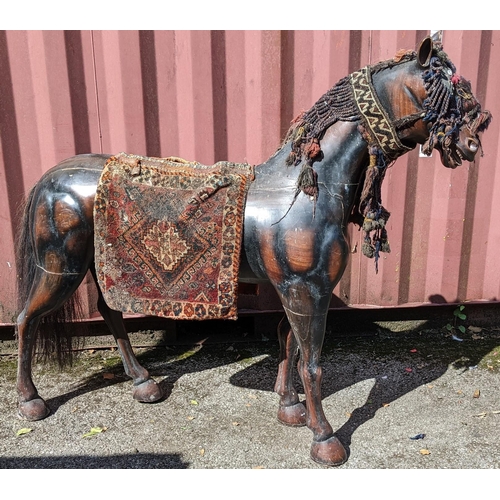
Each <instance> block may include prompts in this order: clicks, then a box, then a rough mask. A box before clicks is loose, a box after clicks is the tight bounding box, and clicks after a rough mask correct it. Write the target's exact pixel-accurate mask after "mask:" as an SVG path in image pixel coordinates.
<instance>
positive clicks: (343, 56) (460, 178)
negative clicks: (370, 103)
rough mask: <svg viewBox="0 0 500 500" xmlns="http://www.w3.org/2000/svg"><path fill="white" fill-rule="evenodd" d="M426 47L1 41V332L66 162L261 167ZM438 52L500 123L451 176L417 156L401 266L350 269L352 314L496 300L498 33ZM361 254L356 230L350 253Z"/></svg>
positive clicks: (341, 292) (387, 259)
mask: <svg viewBox="0 0 500 500" xmlns="http://www.w3.org/2000/svg"><path fill="white" fill-rule="evenodd" d="M428 33H429V32H428V31H425V30H423V31H182V30H181V31H2V32H0V72H1V73H0V74H1V75H2V77H1V78H0V148H1V154H0V204H1V207H0V210H1V212H0V213H1V214H2V216H1V217H0V232H1V235H2V237H1V239H0V254H1V255H2V259H1V260H0V282H1V288H0V323H11V322H12V321H13V319H14V316H15V297H14V293H15V292H14V285H15V273H16V271H15V266H14V250H13V241H14V233H15V230H16V223H17V215H16V212H17V209H18V206H19V203H20V201H21V200H22V198H23V196H24V194H25V193H26V192H27V190H28V189H29V188H30V187H31V186H32V184H33V183H34V182H35V181H36V180H37V179H38V178H39V177H40V175H41V174H42V173H43V172H44V171H46V170H48V169H49V168H50V167H52V166H53V165H54V164H56V163H57V162H58V161H60V160H63V159H65V158H67V157H69V156H72V155H73V154H75V153H87V152H106V153H117V152H119V151H126V152H130V153H136V154H140V155H151V156H170V155H173V156H180V157H183V158H186V159H189V160H193V159H195V160H198V161H199V162H202V163H205V164H211V163H214V162H215V161H218V160H224V159H227V160H231V161H236V162H241V161H248V162H250V163H255V164H258V163H262V162H263V161H265V160H266V159H267V158H268V157H269V156H270V155H271V154H272V153H274V151H275V149H276V147H277V146H278V144H279V143H280V140H281V138H282V136H283V134H284V132H285V131H286V129H287V128H288V125H289V123H290V121H291V120H292V119H293V118H294V117H295V116H296V115H297V114H298V113H299V112H300V111H302V110H305V109H308V108H309V107H310V106H311V105H312V104H314V102H315V101H316V100H317V99H318V98H319V97H320V96H321V95H322V94H323V93H324V92H325V91H326V90H327V89H328V88H330V87H331V86H332V85H333V84H335V83H336V82H337V81H338V80H339V79H340V78H342V77H343V76H345V75H347V74H348V73H350V72H352V71H354V70H356V69H358V68H360V67H361V66H364V65H366V64H369V63H375V62H377V61H379V60H382V59H389V58H391V57H392V56H393V55H394V54H395V53H396V51H397V50H398V49H400V48H416V47H417V45H418V44H419V42H420V41H421V40H422V39H423V37H424V36H426V35H427V34H428ZM443 43H444V48H445V50H446V52H447V53H448V54H449V56H450V58H451V59H452V61H453V62H454V63H455V65H456V66H457V68H458V71H459V73H461V74H462V75H464V76H465V77H466V78H468V79H469V80H471V82H472V85H473V90H474V93H475V95H476V96H477V97H478V98H479V100H480V101H481V103H482V104H483V107H484V108H486V109H489V110H490V111H491V112H492V113H493V116H494V118H496V119H494V120H493V122H492V125H491V126H490V128H489V130H488V131H487V132H486V134H484V136H483V141H482V142H483V149H484V156H483V157H481V158H478V159H477V160H476V162H475V163H474V164H464V165H462V166H461V167H459V168H457V169H456V170H449V169H446V168H444V167H443V166H442V165H441V163H440V160H439V155H437V154H435V155H434V156H433V157H431V158H427V157H419V152H418V151H417V150H415V151H413V152H411V153H409V154H408V155H406V156H404V157H402V158H400V159H399V160H398V161H397V162H396V164H395V165H394V167H393V168H392V169H391V170H390V171H389V172H388V174H387V176H386V180H385V182H384V187H383V201H384V205H385V206H386V208H387V209H388V210H389V211H390V212H391V213H392V216H391V219H390V221H389V235H390V241H391V248H392V253H391V254H389V255H387V256H384V259H383V262H382V263H381V265H380V270H379V273H378V275H376V274H375V270H374V266H373V261H371V260H368V259H366V258H365V257H363V256H362V255H361V253H360V252H356V253H353V254H352V260H351V263H350V265H349V267H348V269H347V271H346V273H345V275H344V278H343V279H342V282H341V284H340V285H339V286H338V287H337V289H336V290H335V295H336V297H337V298H338V299H339V300H340V301H342V302H343V303H345V304H350V305H367V304H369V305H378V306H395V305H400V304H422V303H427V302H443V301H447V302H455V301H466V300H482V301H497V300H498V298H499V296H500V283H499V282H500V280H499V278H500V263H499V260H498V258H497V254H498V248H500V225H499V224H498V222H497V218H496V216H497V214H498V213H500V175H499V174H498V173H497V171H498V169H497V168H496V165H497V160H498V157H499V154H500V153H499V150H498V142H499V140H498V139H499V123H500V109H499V108H500V99H499V96H500V86H499V85H498V81H499V78H498V74H499V71H500V68H499V66H500V65H499V63H500V54H499V52H500V31H444V33H443ZM359 241H360V233H359V232H358V231H356V230H355V229H354V228H353V229H352V245H353V248H354V247H355V245H356V242H359ZM358 247H359V245H358ZM335 303H338V301H337V302H335Z"/></svg>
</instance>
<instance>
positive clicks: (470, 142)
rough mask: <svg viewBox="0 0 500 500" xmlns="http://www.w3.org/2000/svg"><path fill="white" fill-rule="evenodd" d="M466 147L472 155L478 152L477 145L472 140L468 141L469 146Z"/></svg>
mask: <svg viewBox="0 0 500 500" xmlns="http://www.w3.org/2000/svg"><path fill="white" fill-rule="evenodd" d="M467 146H468V148H469V149H470V150H471V151H473V152H474V153H475V152H476V151H477V150H478V144H477V142H476V141H474V140H472V139H470V140H469V144H468V145H467Z"/></svg>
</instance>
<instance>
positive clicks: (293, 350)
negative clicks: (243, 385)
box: [274, 318, 306, 427]
mask: <svg viewBox="0 0 500 500" xmlns="http://www.w3.org/2000/svg"><path fill="white" fill-rule="evenodd" d="M278 340H279V344H280V363H279V369H278V376H277V378H276V384H275V386H274V392H276V393H277V394H278V395H279V396H280V404H279V408H278V420H279V421H280V422H281V423H282V424H285V425H289V426H291V427H300V426H303V425H306V408H305V406H304V405H303V404H302V403H301V402H300V401H299V396H298V394H297V391H296V390H295V387H294V385H293V370H294V368H295V359H296V357H297V350H298V346H297V341H296V339H295V336H294V334H293V332H292V329H291V327H290V323H289V322H288V320H287V319H286V318H283V319H282V320H281V321H280V323H279V325H278Z"/></svg>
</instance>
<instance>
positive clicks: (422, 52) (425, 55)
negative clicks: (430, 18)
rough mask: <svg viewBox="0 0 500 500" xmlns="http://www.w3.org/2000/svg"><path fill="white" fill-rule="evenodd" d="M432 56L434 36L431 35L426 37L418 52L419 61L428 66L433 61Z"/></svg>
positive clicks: (421, 64) (425, 66)
mask: <svg viewBox="0 0 500 500" xmlns="http://www.w3.org/2000/svg"><path fill="white" fill-rule="evenodd" d="M431 56H432V38H431V37H430V36H428V37H426V38H424V39H423V40H422V43H421V44H420V47H419V48H418V52H417V61H418V63H419V64H420V66H423V67H424V68H427V66H429V63H430V62H431Z"/></svg>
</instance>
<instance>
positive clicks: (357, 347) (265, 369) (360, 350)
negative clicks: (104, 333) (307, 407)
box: [47, 327, 500, 449]
mask: <svg viewBox="0 0 500 500" xmlns="http://www.w3.org/2000/svg"><path fill="white" fill-rule="evenodd" d="M463 337H464V338H463V339H461V340H462V341H458V340H453V337H451V336H450V335H448V334H446V333H445V332H444V330H441V331H439V330H436V329H434V330H421V331H411V332H405V333H394V332H389V331H385V330H383V329H381V328H379V327H378V333H373V334H370V335H368V336H366V335H364V336H359V335H356V334H353V335H352V336H344V337H339V336H327V338H326V339H325V345H324V349H323V354H322V358H321V366H322V370H323V383H322V396H323V399H325V398H328V397H330V396H332V395H335V394H336V395H338V397H339V398H341V397H342V391H343V390H345V389H346V388H348V387H350V386H354V385H356V384H358V383H360V382H363V381H367V380H373V385H372V387H371V389H370V390H369V391H367V394H366V398H365V402H364V403H363V404H362V405H361V406H359V407H357V408H355V409H352V408H350V407H346V408H345V413H348V414H349V416H348V418H347V420H346V421H345V422H344V423H343V424H342V425H341V427H340V428H339V429H338V430H337V431H336V434H337V436H338V437H339V438H340V439H341V441H342V442H343V443H344V445H345V446H346V447H347V448H348V449H349V446H350V443H351V440H352V436H353V434H354V432H355V431H356V429H358V427H360V426H362V425H363V424H365V423H366V422H368V421H369V420H371V419H372V418H374V416H375V414H376V412H377V411H378V409H380V408H381V407H383V406H384V405H387V404H390V403H391V402H393V401H395V400H397V399H398V398H401V397H402V396H404V395H405V394H407V393H409V392H411V391H413V390H415V389H417V388H418V387H421V386H424V385H426V384H431V383H432V382H433V381H435V380H436V379H438V378H439V377H441V376H442V375H444V374H445V373H446V371H447V370H448V369H449V367H450V366H453V367H454V368H456V369H458V370H468V369H470V368H471V367H476V366H477V365H478V364H479V363H480V362H481V360H482V358H483V357H484V356H486V355H487V354H488V353H489V352H491V351H492V350H493V349H494V348H495V347H496V346H498V345H499V344H500V335H499V334H498V332H482V333H481V334H480V335H479V336H477V335H476V336H475V337H474V336H472V335H471V334H470V333H469V332H468V333H467V335H465V336H463ZM208 338H209V336H208ZM260 355H265V356H264V357H263V359H261V360H259V361H257V362H255V363H253V364H249V365H248V366H246V367H245V368H244V369H242V370H241V371H238V372H237V373H236V374H234V375H233V376H231V377H230V383H231V384H233V385H234V386H237V387H242V388H247V389H253V390H260V391H273V389H274V383H275V380H276V375H277V368H278V360H279V348H278V343H277V340H276V339H270V340H269V341H267V342H263V341H260V342H233V343H229V344H220V343H217V344H210V343H209V342H207V343H205V344H203V343H198V344H196V345H194V346H193V345H179V346H174V347H169V348H165V347H154V348H151V349H149V350H145V351H144V352H142V353H140V354H138V356H137V357H138V359H139V361H140V362H141V364H143V365H144V366H145V367H146V368H147V369H148V370H149V371H150V373H151V375H152V376H153V377H155V378H156V380H157V381H158V383H159V384H160V387H161V389H162V392H163V394H164V396H163V398H162V399H161V400H160V401H158V403H161V402H162V401H165V400H166V399H168V398H169V397H170V395H171V393H172V390H173V388H174V386H175V383H176V382H177V381H178V380H179V378H180V377H182V376H184V375H187V374H189V373H195V372H202V371H204V370H209V369H215V368H217V367H220V366H225V365H227V364H229V363H233V362H236V361H238V360H241V359H243V358H248V357H249V356H260ZM105 374H107V376H104V375H105ZM109 374H111V375H109ZM295 379H296V388H297V390H298V391H299V393H302V394H303V387H302V384H301V383H300V379H299V377H298V375H297V372H296V370H295ZM129 381H130V379H129V378H128V377H127V376H126V375H125V374H124V373H123V366H122V365H121V363H117V364H116V365H115V366H113V367H112V368H103V369H102V370H100V371H97V372H95V373H93V374H92V375H91V376H89V377H86V378H84V379H82V380H81V382H80V383H78V385H77V386H75V387H74V389H73V390H71V391H69V392H67V393H66V394H63V395H60V396H57V397H54V398H51V399H48V400H47V404H48V405H49V407H50V408H51V409H52V411H53V412H54V413H55V412H56V411H57V409H58V408H59V407H61V406H62V405H65V404H67V403H68V402H69V401H70V400H71V399H73V398H75V397H78V396H81V395H84V394H86V393H89V392H93V391H97V390H100V389H103V388H105V387H108V386H111V385H115V384H119V383H124V382H125V383H126V382H129ZM277 402H278V399H277Z"/></svg>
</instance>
